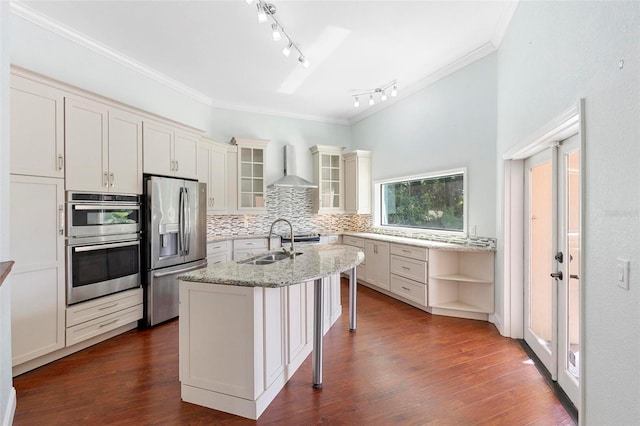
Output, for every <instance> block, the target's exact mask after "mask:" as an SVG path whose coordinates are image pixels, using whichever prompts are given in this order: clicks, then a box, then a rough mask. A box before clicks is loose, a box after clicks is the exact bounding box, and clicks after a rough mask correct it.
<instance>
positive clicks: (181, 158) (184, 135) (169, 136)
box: [143, 120, 200, 179]
mask: <svg viewBox="0 0 640 426" xmlns="http://www.w3.org/2000/svg"><path fill="white" fill-rule="evenodd" d="M199 139H200V137H199V136H198V135H196V134H193V133H189V132H186V131H182V130H179V129H176V128H174V127H171V126H169V125H166V124H163V123H159V122H156V121H151V120H145V121H144V133H143V146H144V165H143V171H144V173H149V174H154V175H164V176H176V177H183V178H188V179H197V178H198V164H197V163H198V160H197V156H198V154H197V153H198V140H199Z"/></svg>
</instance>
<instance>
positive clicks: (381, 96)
mask: <svg viewBox="0 0 640 426" xmlns="http://www.w3.org/2000/svg"><path fill="white" fill-rule="evenodd" d="M380 100H381V101H382V102H384V101H386V100H387V93H386V92H385V91H384V90H383V91H382V95H380Z"/></svg>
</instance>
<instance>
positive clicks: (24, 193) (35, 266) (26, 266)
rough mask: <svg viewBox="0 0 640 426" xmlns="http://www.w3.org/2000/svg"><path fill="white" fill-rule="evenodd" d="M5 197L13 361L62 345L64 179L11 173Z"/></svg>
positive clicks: (52, 349) (35, 356)
mask: <svg viewBox="0 0 640 426" xmlns="http://www.w3.org/2000/svg"><path fill="white" fill-rule="evenodd" d="M9 199H10V221H11V237H10V243H9V244H10V248H11V257H12V258H13V259H14V260H15V265H14V267H13V271H12V278H11V349H12V365H13V366H16V365H19V364H22V363H24V362H27V361H30V360H33V359H35V358H38V357H40V356H43V355H46V354H49V353H51V352H54V351H56V350H58V349H61V348H63V347H64V346H65V325H64V324H65V253H64V180H63V179H57V178H44V177H31V176H20V175H11V178H10V196H9Z"/></svg>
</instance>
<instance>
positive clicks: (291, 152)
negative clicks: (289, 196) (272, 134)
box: [269, 145, 318, 188]
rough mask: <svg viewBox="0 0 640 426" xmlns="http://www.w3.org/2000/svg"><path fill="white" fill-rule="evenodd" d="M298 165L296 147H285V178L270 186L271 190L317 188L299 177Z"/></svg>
mask: <svg viewBox="0 0 640 426" xmlns="http://www.w3.org/2000/svg"><path fill="white" fill-rule="evenodd" d="M296 166H297V164H296V147H295V146H293V145H285V146H284V176H283V177H281V178H280V179H278V180H277V181H275V182H273V183H272V184H271V185H269V188H273V187H276V188H317V187H318V185H314V184H312V183H311V182H309V181H308V180H306V179H303V178H301V177H300V176H298V174H297V173H298V170H297V167H296Z"/></svg>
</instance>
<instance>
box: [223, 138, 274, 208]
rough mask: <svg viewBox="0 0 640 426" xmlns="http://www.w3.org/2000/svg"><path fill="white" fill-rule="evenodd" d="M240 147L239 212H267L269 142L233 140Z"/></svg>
mask: <svg viewBox="0 0 640 426" xmlns="http://www.w3.org/2000/svg"><path fill="white" fill-rule="evenodd" d="M232 143H233V144H235V145H237V146H238V210H248V211H252V212H254V213H257V212H263V211H264V212H266V208H267V207H266V199H265V198H266V184H265V165H266V151H267V150H266V148H267V144H268V143H269V141H268V140H262V139H240V138H233V139H232Z"/></svg>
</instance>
